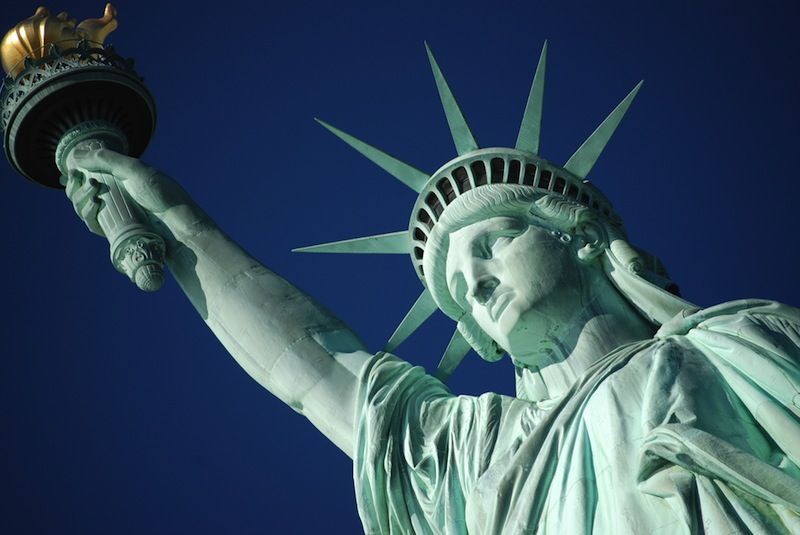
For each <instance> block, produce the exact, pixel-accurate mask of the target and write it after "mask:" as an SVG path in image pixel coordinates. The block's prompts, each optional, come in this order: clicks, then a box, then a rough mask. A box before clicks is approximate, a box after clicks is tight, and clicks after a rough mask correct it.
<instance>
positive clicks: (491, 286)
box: [446, 217, 583, 364]
mask: <svg viewBox="0 0 800 535" xmlns="http://www.w3.org/2000/svg"><path fill="white" fill-rule="evenodd" d="M580 268H581V266H580V265H579V261H578V260H577V258H576V256H575V254H574V253H573V251H572V249H571V248H570V246H569V245H568V244H565V243H562V241H561V240H559V239H558V238H557V237H555V236H554V235H553V234H552V233H551V232H550V231H548V230H545V229H543V228H542V227H539V226H536V225H533V224H531V223H530V222H528V221H526V220H523V219H521V218H517V217H493V218H491V219H486V220H483V221H479V222H477V223H473V224H471V225H469V226H466V227H464V228H462V229H460V230H458V231H456V232H453V233H451V234H450V247H449V249H448V253H447V265H446V277H447V284H448V288H449V290H450V293H451V295H452V296H453V298H454V299H455V301H456V302H457V303H459V305H460V306H461V307H462V308H463V309H464V310H465V311H467V312H469V313H470V314H471V315H472V317H473V318H474V319H475V321H476V322H477V324H478V325H479V326H480V327H481V329H483V331H484V332H485V333H486V334H488V335H489V336H491V337H492V338H493V339H494V340H495V341H496V342H497V343H498V344H500V345H501V346H502V347H503V348H504V349H505V350H506V351H508V352H509V353H511V354H512V355H513V356H514V357H515V358H517V359H518V360H523V361H526V360H527V359H526V358H525V357H527V356H528V355H531V357H533V356H534V355H537V354H539V350H540V349H541V344H542V343H545V342H546V341H547V340H548V339H550V340H552V339H556V338H557V337H558V333H559V331H560V330H561V329H562V327H563V326H564V325H565V323H566V322H568V321H569V320H570V318H573V317H574V315H575V313H576V311H578V310H580V309H581V308H582V306H583V305H582V298H581V293H582V292H581V277H580V273H579V270H580ZM531 364H533V362H531Z"/></svg>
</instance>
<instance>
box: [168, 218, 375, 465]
mask: <svg viewBox="0 0 800 535" xmlns="http://www.w3.org/2000/svg"><path fill="white" fill-rule="evenodd" d="M159 219H160V220H161V222H162V223H163V224H164V225H165V227H166V229H167V230H168V231H169V233H170V234H171V238H172V239H170V240H168V241H169V242H170V246H169V250H168V257H167V262H168V265H169V267H170V269H171V271H172V273H173V275H174V276H175V278H176V280H177V281H178V283H179V284H180V285H181V287H182V288H183V290H184V292H185V293H186V294H187V296H188V297H189V299H190V300H191V301H192V304H193V305H194V306H195V308H196V309H197V310H198V312H200V314H201V315H202V316H203V319H204V320H205V322H206V323H207V324H208V326H209V327H210V328H211V330H212V331H213V332H214V334H215V335H216V336H217V338H219V340H220V341H221V342H222V344H223V345H224V346H225V348H226V349H227V350H228V351H229V352H230V353H231V355H232V356H233V357H234V358H235V359H236V361H237V362H238V363H239V364H240V365H241V366H242V367H243V368H244V369H245V370H246V371H247V372H248V373H249V374H250V375H251V376H252V377H253V378H254V379H255V380H256V381H258V382H259V383H260V384H261V385H263V386H264V387H265V388H267V389H268V390H269V391H270V392H272V393H273V394H275V395H276V396H277V397H278V398H280V399H281V400H282V401H284V402H285V403H287V404H288V405H290V406H291V407H292V408H294V409H295V410H297V411H298V412H300V413H302V414H303V415H305V416H306V417H307V418H309V419H310V420H311V421H312V423H313V424H314V425H315V426H316V427H317V428H318V429H320V430H321V431H322V432H323V433H324V434H325V435H326V436H327V437H328V438H329V439H330V440H332V441H333V442H334V443H336V444H337V445H338V446H339V447H340V448H341V449H342V450H343V451H345V453H347V454H348V455H352V434H353V432H352V431H353V413H354V399H353V396H354V393H355V391H356V380H357V376H358V371H359V369H360V367H361V365H362V364H363V363H364V361H365V360H366V359H367V358H368V357H369V354H368V353H366V352H365V351H364V349H363V346H362V345H361V343H360V342H359V341H358V339H357V337H356V336H355V335H354V334H353V333H352V332H351V331H350V330H349V329H348V328H347V327H346V326H345V325H344V324H342V322H341V321H339V320H338V319H337V318H335V317H334V316H333V315H332V314H330V313H329V312H327V311H326V310H325V309H324V308H323V307H321V306H320V305H318V304H317V303H316V302H314V301H313V300H312V299H311V298H310V297H308V296H307V295H305V294H304V293H303V292H301V291H300V290H298V289H297V288H295V287H294V286H292V285H291V284H289V283H288V282H287V281H285V280H284V279H283V278H281V277H279V276H278V275H276V274H275V273H273V272H271V271H270V270H268V269H267V268H265V267H264V266H262V265H261V264H260V263H259V262H257V261H256V260H255V259H253V258H252V257H251V256H250V255H248V254H247V253H246V252H245V251H243V250H242V249H241V247H239V246H238V245H237V244H236V243H234V242H233V241H232V240H231V239H229V238H228V237H227V236H226V235H225V234H224V233H223V232H222V231H221V230H220V229H219V228H218V227H217V226H216V225H215V224H214V223H213V222H212V221H211V220H210V219H209V218H208V217H207V216H205V214H203V213H202V211H200V210H199V209H197V208H195V207H192V206H181V207H176V208H172V209H170V210H169V212H167V213H165V214H163V216H162V217H160V218H159Z"/></svg>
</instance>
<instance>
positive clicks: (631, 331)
mask: <svg viewBox="0 0 800 535" xmlns="http://www.w3.org/2000/svg"><path fill="white" fill-rule="evenodd" d="M569 325H570V327H569V328H568V329H567V331H562V332H561V334H560V336H559V337H558V338H557V339H553V340H550V341H548V343H546V344H544V349H543V350H542V351H541V352H539V354H538V355H537V358H536V361H537V362H536V364H535V365H528V366H520V365H519V363H518V366H517V369H516V370H517V371H516V374H517V397H520V398H523V399H528V400H530V401H544V400H550V399H558V398H560V397H561V396H563V395H564V394H565V393H566V392H567V391H568V390H569V389H570V388H571V387H572V385H573V384H574V383H575V382H576V380H577V379H578V378H580V377H581V376H582V375H583V374H584V373H585V372H586V371H587V370H588V369H589V368H590V367H591V366H592V365H593V364H595V363H596V362H597V361H598V360H600V359H601V358H603V356H605V355H607V354H608V353H610V352H611V351H613V350H615V349H617V348H618V347H620V346H622V345H625V344H628V343H631V342H636V341H639V340H646V339H649V338H651V337H652V336H653V333H654V331H655V328H654V327H653V326H652V325H651V324H650V323H649V322H648V321H646V320H645V319H644V318H643V317H642V316H641V315H640V314H639V313H638V312H636V311H635V310H634V309H633V307H632V306H631V305H630V304H629V303H628V302H627V301H626V300H625V299H624V298H623V297H622V296H621V295H620V294H619V293H618V292H617V291H614V290H612V291H610V292H607V291H603V292H598V293H596V294H595V298H594V299H591V300H590V301H589V304H588V306H586V307H585V308H584V309H583V310H581V311H580V313H579V314H578V316H577V317H575V318H573V320H572V321H570V322H569Z"/></svg>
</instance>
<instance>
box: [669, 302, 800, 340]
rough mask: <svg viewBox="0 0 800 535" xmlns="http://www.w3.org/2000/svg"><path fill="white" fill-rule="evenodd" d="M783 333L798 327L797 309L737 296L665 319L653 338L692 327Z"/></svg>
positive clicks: (799, 321)
mask: <svg viewBox="0 0 800 535" xmlns="http://www.w3.org/2000/svg"><path fill="white" fill-rule="evenodd" d="M748 326H749V327H751V328H756V327H760V328H762V329H766V330H777V331H780V332H782V333H783V332H784V331H785V330H786V329H787V328H788V329H789V330H790V331H796V330H798V329H800V309H798V308H795V307H793V306H789V305H785V304H783V303H779V302H777V301H771V300H768V299H737V300H735V301H727V302H725V303H720V304H718V305H714V306H711V307H707V308H703V309H699V310H694V311H688V310H687V311H684V312H683V313H681V314H678V315H676V316H675V317H674V318H672V319H671V320H670V321H668V322H666V323H665V324H664V325H662V326H661V328H660V329H659V330H658V332H657V333H656V337H657V338H664V337H667V336H674V335H685V334H688V333H690V332H691V331H692V330H693V329H697V328H699V329H706V330H710V331H717V332H731V330H739V331H741V330H742V329H744V328H746V327H748Z"/></svg>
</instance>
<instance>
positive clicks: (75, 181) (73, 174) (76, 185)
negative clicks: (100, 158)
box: [66, 169, 83, 199]
mask: <svg viewBox="0 0 800 535" xmlns="http://www.w3.org/2000/svg"><path fill="white" fill-rule="evenodd" d="M82 185H83V173H81V172H80V171H78V170H76V169H72V170H70V171H69V174H68V175H67V177H66V193H67V197H68V198H70V199H72V198H73V197H74V196H75V194H76V192H78V191H79V190H80V188H81V186H82Z"/></svg>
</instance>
